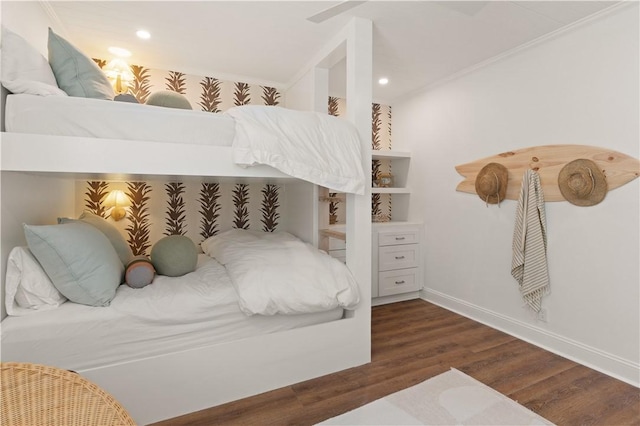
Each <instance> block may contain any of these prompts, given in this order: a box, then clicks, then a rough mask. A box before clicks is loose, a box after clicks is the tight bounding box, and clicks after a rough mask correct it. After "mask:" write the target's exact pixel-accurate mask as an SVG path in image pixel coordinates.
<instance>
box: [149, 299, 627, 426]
mask: <svg viewBox="0 0 640 426" xmlns="http://www.w3.org/2000/svg"><path fill="white" fill-rule="evenodd" d="M451 367H453V368H457V369H458V370H460V371H462V372H464V373H465V374H468V375H469V376H471V377H474V378H475V379H477V380H479V381H481V382H483V383H484V384H486V385H488V386H490V387H492V388H494V389H495V390H497V391H499V392H501V393H502V394H504V395H507V396H509V397H510V398H511V399H514V400H516V401H518V402H519V403H520V404H522V405H524V406H525V407H527V408H529V409H530V410H532V411H534V412H536V413H538V414H540V415H541V416H543V417H545V418H546V419H548V420H550V421H551V422H554V423H555V424H558V425H640V390H639V389H638V388H636V387H634V386H631V385H629V384H626V383H624V382H621V381H619V380H616V379H613V378H611V377H609V376H606V375H604V374H602V373H599V372H597V371H594V370H592V369H589V368H587V367H584V366H582V365H580V364H577V363H575V362H572V361H569V360H567V359H565V358H562V357H560V356H557V355H554V354H552V353H550V352H548V351H545V350H543V349H540V348H538V347H536V346H533V345H531V344H529V343H526V342H523V341H521V340H519V339H517V338H515V337H512V336H509V335H507V334H505V333H502V332H500V331H497V330H494V329H492V328H490V327H487V326H485V325H482V324H479V323H477V322H475V321H472V320H469V319H467V318H464V317H462V316H460V315H457V314H455V313H452V312H450V311H447V310H446V309H442V308H440V307H438V306H436V305H433V304H431V303H428V302H426V301H424V300H411V301H408V302H400V303H394V304H390V305H383V306H376V307H374V308H373V311H372V362H371V363H370V364H367V365H364V366H361V367H356V368H351V369H349V370H345V371H341V372H338V373H335V374H330V375H328V376H323V377H319V378H317V379H313V380H309V381H306V382H303V383H298V384H295V385H292V386H288V387H285V388H281V389H277V390H274V391H271V392H267V393H264V394H261V395H257V396H254V397H251V398H246V399H242V400H239V401H234V402H231V403H228V404H224V405H220V406H218V407H213V408H209V409H206V410H202V411H198V412H195V413H190V414H187V415H185V416H181V417H178V418H175V419H171V420H166V421H164V422H161V423H158V425H236V424H238V425H311V424H314V423H317V422H320V421H322V420H326V419H328V418H330V417H333V416H336V415H338V414H341V413H344V412H346V411H349V410H353V409H354V408H357V407H359V406H362V405H365V404H367V403H369V402H371V401H374V400H376V399H378V398H381V397H383V396H386V395H388V394H391V393H393V392H397V391H399V390H402V389H405V388H407V387H410V386H413V385H415V384H417V383H420V382H422V381H424V380H426V379H428V378H430V377H433V376H436V375H438V374H440V373H444V372H445V371H447V370H449V369H450V368H451Z"/></svg>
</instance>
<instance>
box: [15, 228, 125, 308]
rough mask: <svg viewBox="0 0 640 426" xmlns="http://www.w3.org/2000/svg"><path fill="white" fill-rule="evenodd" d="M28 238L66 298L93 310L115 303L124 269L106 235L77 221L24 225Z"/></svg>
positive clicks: (35, 253)
mask: <svg viewBox="0 0 640 426" xmlns="http://www.w3.org/2000/svg"><path fill="white" fill-rule="evenodd" d="M24 235H25V237H26V239H27V244H28V245H29V250H31V253H33V255H34V256H35V258H36V259H37V260H38V262H39V263H40V265H42V269H44V271H45V272H46V273H47V275H48V276H49V278H50V279H51V282H52V283H53V285H54V286H55V287H56V288H57V289H58V291H59V292H60V293H62V295H63V296H65V297H66V298H67V299H69V300H70V301H72V302H75V303H80V304H83V305H89V306H107V305H109V304H110V303H111V300H112V299H113V298H114V297H115V295H116V289H117V288H118V286H119V285H120V282H121V281H120V279H121V277H122V274H123V272H124V266H123V265H122V262H121V261H120V258H119V257H118V254H117V253H116V251H115V249H114V248H113V246H112V245H111V243H110V242H109V239H108V238H107V237H105V236H104V234H103V233H102V232H100V231H98V230H97V229H96V228H94V227H93V226H91V225H89V224H86V223H83V222H80V221H77V222H72V223H64V224H61V225H43V226H31V225H24Z"/></svg>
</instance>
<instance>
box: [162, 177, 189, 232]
mask: <svg viewBox="0 0 640 426" xmlns="http://www.w3.org/2000/svg"><path fill="white" fill-rule="evenodd" d="M164 188H165V191H166V193H167V197H168V200H167V210H166V212H165V216H166V219H165V224H166V227H165V231H164V235H185V234H186V233H187V231H186V227H187V223H186V221H185V202H184V199H183V198H182V196H183V194H184V188H185V187H184V184H183V183H181V182H169V183H167V184H165V185H164Z"/></svg>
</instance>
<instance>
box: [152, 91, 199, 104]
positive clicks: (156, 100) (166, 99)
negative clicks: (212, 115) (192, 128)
mask: <svg viewBox="0 0 640 426" xmlns="http://www.w3.org/2000/svg"><path fill="white" fill-rule="evenodd" d="M145 103H146V104H147V105H155V106H162V107H168V108H180V109H193V108H192V107H191V103H189V100H188V99H187V98H186V97H185V96H184V95H181V94H180V93H178V92H172V91H170V90H164V91H162V92H154V93H152V94H151V95H150V96H149V97H148V98H147V102H145Z"/></svg>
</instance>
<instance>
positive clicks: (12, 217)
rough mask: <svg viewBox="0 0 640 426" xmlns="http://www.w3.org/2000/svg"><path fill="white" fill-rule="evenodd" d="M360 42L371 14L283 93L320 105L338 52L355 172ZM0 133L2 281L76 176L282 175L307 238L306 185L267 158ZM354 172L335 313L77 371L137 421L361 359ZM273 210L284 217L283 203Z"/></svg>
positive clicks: (363, 105) (291, 227) (311, 228)
mask: <svg viewBox="0 0 640 426" xmlns="http://www.w3.org/2000/svg"><path fill="white" fill-rule="evenodd" d="M371 41H372V25H371V22H370V21H366V20H361V19H354V20H353V21H351V22H350V23H349V25H348V26H347V27H345V29H344V30H343V31H342V32H341V33H340V34H338V35H336V37H335V38H334V39H333V40H331V41H330V42H329V43H328V44H327V45H326V47H325V48H324V49H323V50H322V51H321V52H319V53H318V55H317V56H316V58H315V60H314V61H313V63H312V64H311V65H310V66H309V67H308V69H307V70H306V71H305V72H302V73H301V74H300V78H299V80H298V83H296V84H294V86H293V87H291V88H290V89H289V90H288V91H287V92H286V94H285V95H286V96H285V97H286V98H287V104H286V106H287V107H289V108H294V109H306V110H316V111H322V112H326V100H327V97H328V75H329V73H328V69H329V68H331V67H332V66H333V65H335V64H336V63H337V62H338V61H339V60H340V59H341V58H343V57H344V56H345V54H346V59H347V103H348V105H349V111H348V119H350V120H351V121H352V122H353V123H354V124H355V126H356V128H357V129H358V131H359V133H360V135H361V139H362V152H363V158H362V164H363V166H364V167H365V173H366V171H367V170H370V166H371V156H370V142H369V137H370V134H371V101H372V100H371V55H372V48H371V46H372V43H371ZM1 136H2V139H1V140H0V146H1V156H0V165H1V171H2V174H1V176H2V178H1V180H0V184H1V186H0V188H1V192H0V195H1V197H2V210H1V212H2V213H1V216H0V221H1V225H2V229H1V231H2V234H1V235H2V246H1V251H2V270H1V271H0V272H1V273H2V276H3V277H4V271H5V268H6V261H7V256H8V253H9V251H10V250H11V248H12V247H14V246H16V245H24V237H23V235H22V233H21V226H20V225H21V224H22V223H23V222H30V223H33V224H38V223H40V224H44V223H47V221H49V222H50V220H51V218H52V217H57V216H64V215H67V216H68V215H73V214H75V213H77V212H75V211H74V205H75V200H73V190H72V189H71V188H73V186H74V184H75V182H76V181H78V180H90V179H101V180H131V179H132V178H133V177H135V178H145V177H156V178H157V177H159V176H161V177H163V178H176V179H188V178H190V177H194V178H195V177H198V178H204V179H206V178H208V177H210V178H212V179H213V178H214V177H215V178H216V179H218V178H226V177H229V178H233V179H245V178H246V179H262V180H265V181H282V182H284V184H285V187H286V191H287V203H290V201H295V207H294V206H291V210H292V211H299V210H301V209H300V206H301V205H305V206H308V208H306V209H303V210H306V211H304V212H303V213H302V214H300V213H298V214H296V215H295V216H294V217H292V218H289V219H288V220H287V225H286V228H287V229H285V230H286V231H289V232H292V233H294V234H296V235H298V236H299V237H300V238H303V239H306V240H307V241H317V239H318V211H317V208H318V197H317V195H314V194H317V188H315V187H314V186H313V185H312V184H309V183H306V182H301V181H298V180H295V179H290V178H287V177H286V176H285V175H284V174H282V173H280V172H278V171H277V170H275V169H272V168H270V167H267V166H260V167H250V168H242V167H239V166H236V165H234V164H233V163H232V161H231V148H230V147H217V146H207V145H185V144H182V143H181V144H174V143H158V142H145V141H124V140H107V139H92V138H79V137H62V136H40V135H30V134H15V133H3V134H2V135H1ZM366 174H367V181H366V188H367V189H366V190H365V194H364V195H360V196H356V195H352V194H348V197H347V214H346V222H347V224H346V234H347V240H348V241H349V244H348V246H347V266H348V267H349V269H350V270H351V272H352V273H353V275H354V277H355V278H356V280H357V282H358V285H359V287H360V293H361V303H360V305H359V306H358V308H357V309H356V310H354V311H348V314H347V318H344V319H342V320H338V321H332V322H329V323H324V324H319V325H313V326H308V327H304V328H298V329H294V330H290V331H284V332H277V333H273V334H267V335H260V336H257V337H251V338H246V339H242V340H235V341H231V342H228V343H223V344H216V345H211V346H207V347H202V348H198V349H191V350H186V351H182V352H173V353H167V354H164V355H161V356H155V357H151V358H145V359H138V360H135V361H130V362H123V363H120V364H115V365H109V366H105V367H101V368H93V369H87V370H81V371H79V373H81V374H83V375H84V376H86V377H87V378H89V379H90V380H92V381H94V382H95V383H97V384H98V385H99V386H101V387H103V388H104V389H105V390H107V391H108V392H110V393H111V394H112V395H114V397H115V398H116V399H117V400H118V401H120V403H122V405H123V406H124V407H126V408H127V410H128V411H129V412H130V413H131V415H132V416H133V418H134V419H135V420H136V421H137V422H138V423H140V424H148V423H152V422H156V421H159V420H163V419H168V418H172V417H176V416H179V415H182V414H186V413H189V412H193V411H197V410H201V409H204V408H207V407H212V406H216V405H219V404H222V403H225V402H229V401H233V400H236V399H239V398H243V397H247V396H251V395H256V394H258V393H262V392H265V391H268V390H272V389H276V388H279V387H283V386H287V385H290V384H293V383H297V382H301V381H304V380H308V379H311V378H314V377H318V376H321V375H325V374H328V373H332V372H336V371H339V370H343V369H347V368H350V367H354V366H358V365H362V364H365V363H368V362H370V360H371V337H370V320H371V310H370V308H371V304H370V300H371V299H370V279H371V275H370V274H371V272H370V271H371V264H370V262H371V259H370V256H368V255H367V256H362V255H361V256H357V253H360V254H362V253H370V252H371V247H370V244H371V241H370V234H371V225H370V222H369V221H368V220H365V219H368V218H369V217H370V201H371V200H370V198H371V194H370V189H369V188H370V186H371V182H370V176H369V175H370V173H366ZM294 208H295V210H294ZM314 210H315V211H314ZM307 213H308V214H307ZM284 214H290V213H287V207H286V206H285V208H284ZM3 286H4V283H3ZM2 293H3V294H4V289H3V291H2Z"/></svg>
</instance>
